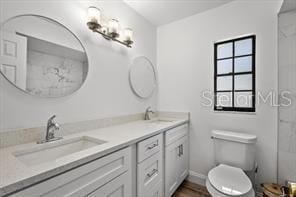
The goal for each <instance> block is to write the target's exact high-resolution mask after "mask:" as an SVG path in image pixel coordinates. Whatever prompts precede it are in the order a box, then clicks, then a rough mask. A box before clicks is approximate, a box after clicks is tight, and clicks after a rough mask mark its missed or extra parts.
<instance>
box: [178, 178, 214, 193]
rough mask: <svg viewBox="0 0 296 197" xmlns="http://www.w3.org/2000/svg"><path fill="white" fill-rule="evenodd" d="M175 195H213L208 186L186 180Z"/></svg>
mask: <svg viewBox="0 0 296 197" xmlns="http://www.w3.org/2000/svg"><path fill="white" fill-rule="evenodd" d="M173 197H211V195H210V194H209V192H208V190H207V188H206V187H204V186H201V185H198V184H195V183H191V182H189V181H186V180H185V181H184V182H183V183H182V184H181V185H180V187H179V188H178V189H177V191H176V192H175V193H174V195H173Z"/></svg>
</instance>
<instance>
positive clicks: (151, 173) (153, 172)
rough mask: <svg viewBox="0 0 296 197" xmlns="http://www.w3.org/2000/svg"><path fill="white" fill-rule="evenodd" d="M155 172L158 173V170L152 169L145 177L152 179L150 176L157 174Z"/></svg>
mask: <svg viewBox="0 0 296 197" xmlns="http://www.w3.org/2000/svg"><path fill="white" fill-rule="evenodd" d="M157 172H158V170H157V169H155V168H154V169H153V170H152V172H150V173H148V174H147V176H148V177H149V178H150V177H152V176H153V175H154V174H155V173H157Z"/></svg>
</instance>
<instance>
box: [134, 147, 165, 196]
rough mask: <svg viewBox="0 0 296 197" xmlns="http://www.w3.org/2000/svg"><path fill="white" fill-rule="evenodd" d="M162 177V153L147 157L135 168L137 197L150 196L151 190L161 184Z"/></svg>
mask: <svg viewBox="0 0 296 197" xmlns="http://www.w3.org/2000/svg"><path fill="white" fill-rule="evenodd" d="M162 176H163V158H162V152H158V153H156V154H154V155H153V156H151V157H149V158H148V159H146V160H145V161H143V162H142V163H140V164H138V168H137V184H138V187H137V188H138V190H137V192H138V196H144V195H147V194H151V189H152V188H154V187H155V186H156V185H157V183H159V182H161V180H162Z"/></svg>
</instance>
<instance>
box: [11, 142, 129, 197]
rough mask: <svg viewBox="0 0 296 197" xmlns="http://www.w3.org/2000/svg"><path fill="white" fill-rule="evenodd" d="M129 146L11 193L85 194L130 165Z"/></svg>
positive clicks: (31, 195) (27, 195)
mask: <svg viewBox="0 0 296 197" xmlns="http://www.w3.org/2000/svg"><path fill="white" fill-rule="evenodd" d="M130 166H131V148H130V147H128V148H125V149H122V150H119V151H117V152H115V153H112V154H110V155H107V156H105V157H102V158H100V159H97V160H95V161H92V162H90V163H87V164H85V165H83V166H80V167H77V168H75V169H73V170H70V171H68V172H65V173H63V174H61V175H58V176H55V177H53V178H51V179H48V180H46V181H43V182H41V183H38V184H36V185H33V186H32V187H29V188H27V189H25V190H22V191H20V192H18V193H15V194H13V195H12V196H16V197H17V196H20V197H37V196H43V197H57V196H63V197H65V196H67V197H70V196H71V197H75V196H77V197H81V196H86V195H87V194H89V193H91V192H92V191H94V190H95V189H97V188H99V187H100V186H102V185H104V184H106V183H107V182H109V181H110V180H112V179H114V178H115V177H117V176H119V175H120V174H122V173H124V172H126V171H128V170H129V169H130V168H131V167H130Z"/></svg>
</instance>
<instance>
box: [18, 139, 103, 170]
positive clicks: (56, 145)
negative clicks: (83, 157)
mask: <svg viewBox="0 0 296 197" xmlns="http://www.w3.org/2000/svg"><path fill="white" fill-rule="evenodd" d="M104 143H106V141H103V140H99V139H96V138H92V137H89V136H82V137H77V138H72V139H65V140H59V141H55V142H48V143H45V144H40V145H36V146H34V147H33V148H28V149H25V150H18V151H16V152H14V153H13V155H14V156H15V157H16V158H17V159H18V160H20V161H21V162H23V163H24V164H25V165H28V166H33V165H38V164H41V163H44V162H48V161H54V160H56V159H59V158H61V157H64V156H67V155H70V154H73V153H77V152H79V151H83V150H86V149H88V148H92V147H94V146H97V145H101V144H104Z"/></svg>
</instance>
